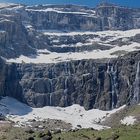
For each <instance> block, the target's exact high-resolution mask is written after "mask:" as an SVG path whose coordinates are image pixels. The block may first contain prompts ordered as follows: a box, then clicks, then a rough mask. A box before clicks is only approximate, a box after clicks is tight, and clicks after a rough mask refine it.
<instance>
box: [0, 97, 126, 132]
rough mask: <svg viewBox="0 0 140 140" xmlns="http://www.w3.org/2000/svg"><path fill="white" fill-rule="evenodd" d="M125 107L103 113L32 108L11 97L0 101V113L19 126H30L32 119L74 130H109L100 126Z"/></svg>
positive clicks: (69, 109)
mask: <svg viewBox="0 0 140 140" xmlns="http://www.w3.org/2000/svg"><path fill="white" fill-rule="evenodd" d="M124 107H125V106H122V107H120V108H119V109H114V110H112V111H101V110H98V109H92V110H88V111H86V110H85V109H84V108H83V107H81V106H80V105H76V104H75V105H72V106H69V107H65V108H62V107H50V106H46V107H43V108H31V107H29V106H27V105H26V104H23V103H21V102H19V101H17V100H16V99H13V98H11V97H4V98H2V99H1V100H0V112H1V113H2V114H4V115H5V116H6V117H8V118H9V119H10V120H12V121H14V122H18V125H19V126H22V125H29V124H30V123H29V120H30V119H35V120H40V121H41V120H44V119H48V118H49V119H57V120H62V121H65V122H67V123H71V124H72V126H73V128H76V127H77V125H81V126H82V128H91V127H92V128H94V129H97V130H100V129H104V128H108V127H107V126H103V125H100V124H98V123H99V122H101V121H103V120H104V119H105V118H106V117H109V116H110V115H111V114H113V113H115V112H117V111H119V110H120V109H123V108H124Z"/></svg>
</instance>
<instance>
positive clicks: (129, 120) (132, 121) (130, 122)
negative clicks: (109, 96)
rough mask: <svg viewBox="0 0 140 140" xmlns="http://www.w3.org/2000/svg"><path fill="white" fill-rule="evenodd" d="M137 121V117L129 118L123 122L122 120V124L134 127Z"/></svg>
mask: <svg viewBox="0 0 140 140" xmlns="http://www.w3.org/2000/svg"><path fill="white" fill-rule="evenodd" d="M135 121H136V119H135V116H127V117H125V118H124V119H123V120H121V124H125V125H133V124H134V123H135Z"/></svg>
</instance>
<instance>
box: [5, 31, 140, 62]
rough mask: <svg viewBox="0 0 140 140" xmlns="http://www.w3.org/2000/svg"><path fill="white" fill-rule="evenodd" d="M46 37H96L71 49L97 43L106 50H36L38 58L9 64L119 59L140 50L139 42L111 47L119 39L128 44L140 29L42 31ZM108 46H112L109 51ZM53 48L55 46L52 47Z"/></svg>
mask: <svg viewBox="0 0 140 140" xmlns="http://www.w3.org/2000/svg"><path fill="white" fill-rule="evenodd" d="M40 32H42V33H43V34H44V35H49V36H58V38H59V36H75V35H92V34H93V35H96V36H95V38H94V39H89V40H87V42H86V43H85V44H82V43H81V42H78V43H77V44H70V45H69V46H70V47H81V46H87V47H90V45H91V46H92V45H93V46H94V45H95V44H96V43H97V44H99V45H103V46H104V49H103V50H101V49H100V48H99V49H98V48H97V49H95V50H92V51H82V52H66V53H57V52H50V51H48V50H47V48H46V49H44V50H36V51H37V55H36V56H30V57H27V56H23V55H21V56H20V57H19V58H15V59H8V60H6V61H7V62H10V63H11V62H14V63H22V62H25V63H58V62H63V61H71V60H82V59H103V58H117V57H118V56H122V55H124V54H126V53H128V52H132V51H136V50H140V44H139V43H138V42H132V41H130V42H129V44H128V45H122V46H119V45H111V44H110V42H111V41H116V40H117V39H122V40H123V42H127V41H128V38H129V37H134V36H135V35H136V34H140V29H133V30H128V31H102V32H68V33H64V32H58V31H51V30H49V31H40ZM104 37H106V38H107V39H106V40H105V41H102V38H104ZM52 41H53V42H54V43H55V42H59V40H56V39H54V40H52ZM106 46H110V49H108V48H107V47H106ZM52 47H53V46H52ZM54 47H60V48H63V47H68V45H66V44H62V45H60V46H59V45H54Z"/></svg>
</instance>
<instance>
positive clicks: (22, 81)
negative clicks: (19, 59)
mask: <svg viewBox="0 0 140 140" xmlns="http://www.w3.org/2000/svg"><path fill="white" fill-rule="evenodd" d="M139 60H140V52H135V53H131V54H129V55H126V56H125V57H123V58H122V57H121V58H118V59H114V60H113V59H111V60H81V61H71V62H63V63H58V64H37V65H35V64H17V65H15V64H10V65H5V64H4V63H3V64H1V67H2V69H1V72H0V74H1V77H2V78H1V85H0V93H1V95H4V96H12V97H15V98H17V99H19V100H21V101H22V102H25V103H27V104H29V105H30V106H33V107H43V106H45V105H49V106H70V105H72V104H80V105H82V106H84V107H85V108H86V109H91V108H99V109H102V110H109V109H113V108H116V107H119V106H121V105H124V104H135V103H139V101H140V100H139V99H140V95H139V94H140V92H139V91H140V86H139V83H140V75H139V73H140V69H139V63H140V62H139Z"/></svg>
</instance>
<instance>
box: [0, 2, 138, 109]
mask: <svg viewBox="0 0 140 140" xmlns="http://www.w3.org/2000/svg"><path fill="white" fill-rule="evenodd" d="M139 21H140V10H139V9H129V8H124V7H119V6H115V5H110V4H105V5H104V4H103V5H99V6H98V7H96V8H94V9H92V8H88V7H80V6H73V5H67V6H58V5H54V6H45V5H44V6H41V5H40V6H31V7H29V6H24V5H16V4H12V5H8V6H5V7H0V56H2V57H4V58H5V59H9V58H17V57H19V56H21V55H24V56H27V57H26V59H32V60H33V59H34V60H37V59H38V57H40V56H41V60H42V59H45V62H46V63H54V64H32V63H29V64H25V62H24V61H26V59H24V57H23V59H22V63H21V64H14V63H13V64H9V63H6V62H4V61H3V60H1V59H0V95H2V96H11V97H15V98H17V99H19V100H20V101H22V102H24V103H27V104H29V105H30V106H33V107H43V106H45V105H49V106H69V105H72V104H80V105H82V106H84V107H85V108H86V109H91V108H99V109H102V110H110V109H113V108H116V107H119V106H121V105H124V104H135V103H139V102H140V51H138V50H139V49H140V47H139V43H140V30H139V28H140V22H139ZM129 29H137V30H130V31H124V30H129ZM105 30H112V31H108V32H107V31H105ZM114 30H115V32H113V31H114ZM116 30H121V31H116ZM89 31H90V32H89ZM94 31H105V32H94ZM43 49H46V51H44V50H43ZM134 50H136V52H132V51H134ZM53 52H55V53H53ZM128 52H131V53H129V54H128ZM124 54H126V55H125V56H123V55H124ZM77 55H78V56H80V57H79V58H77ZM88 55H90V57H89V56H88ZM94 55H95V57H94ZM102 56H103V57H102ZM112 56H113V57H112ZM118 56H122V57H118ZM84 58H86V59H85V60H84ZM90 58H92V59H95V58H96V59H95V60H92V59H90ZM97 58H98V60H97ZM99 58H100V59H99ZM101 58H102V59H101ZM109 58H110V59H109ZM77 59H78V60H77ZM79 59H80V60H79ZM68 60H69V61H68ZM71 60H72V61H71ZM65 61H66V62H65ZM7 62H12V61H8V60H7ZM14 62H17V61H16V60H15V61H14ZM29 62H30V61H29ZM31 62H32V61H31ZM37 62H39V63H42V61H37ZM43 62H44V61H43ZM57 62H58V63H57Z"/></svg>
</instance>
